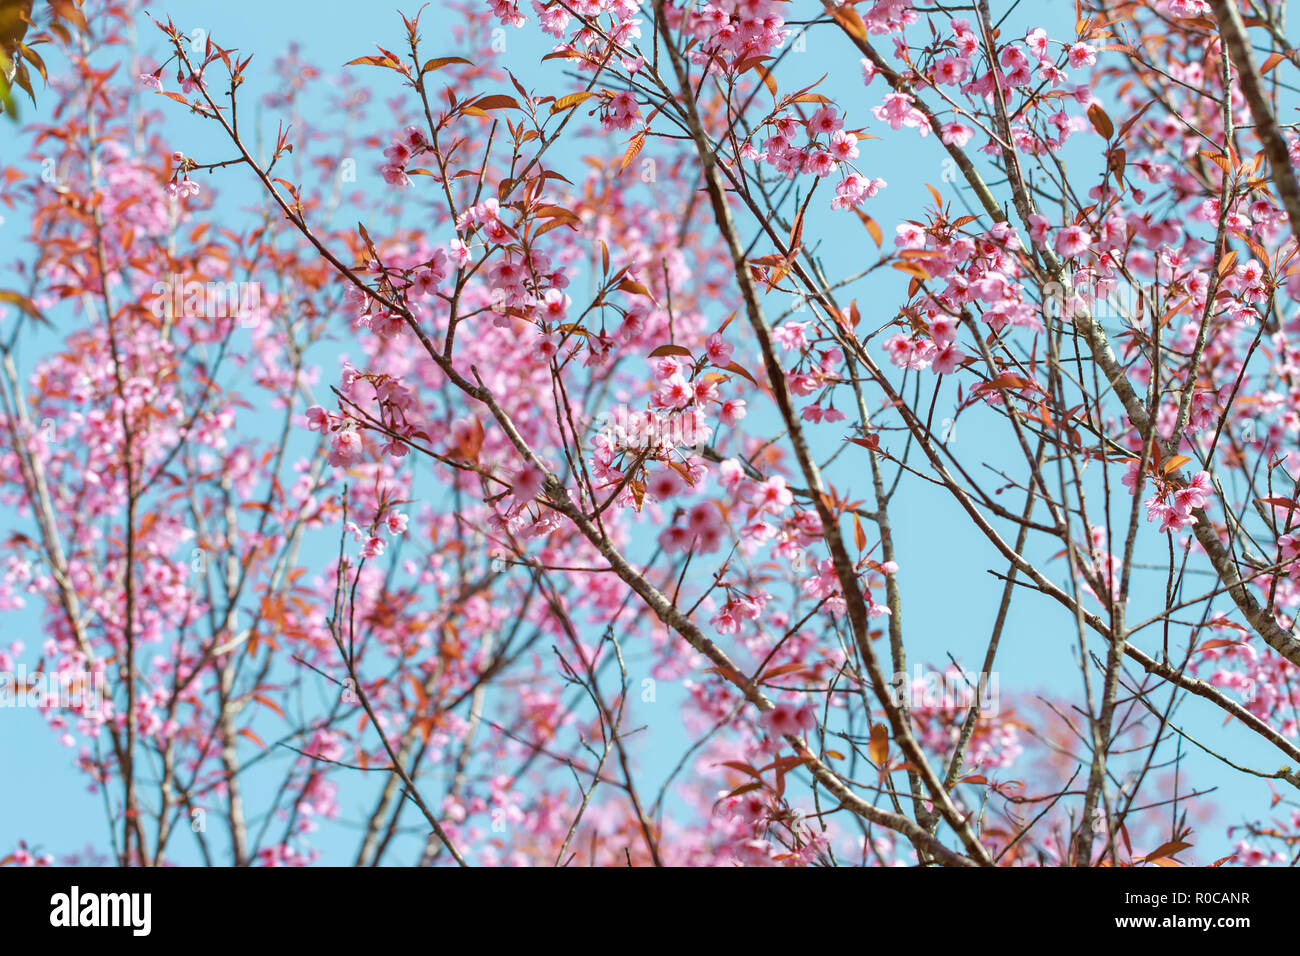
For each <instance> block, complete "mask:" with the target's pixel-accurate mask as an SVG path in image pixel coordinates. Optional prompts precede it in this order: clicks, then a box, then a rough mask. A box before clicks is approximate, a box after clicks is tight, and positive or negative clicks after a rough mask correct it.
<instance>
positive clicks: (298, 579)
mask: <svg viewBox="0 0 1300 956" xmlns="http://www.w3.org/2000/svg"><path fill="white" fill-rule="evenodd" d="M40 6H41V5H40V4H37V7H38V8H39V7H40ZM998 6H999V5H996V4H991V3H990V2H989V0H975V2H973V3H966V4H947V3H927V2H921V0H874V2H873V0H866V2H860V3H856V4H853V3H850V4H845V5H838V6H837V5H835V4H833V3H830V2H825V3H816V2H812V0H799V2H797V3H796V2H793V0H738V2H733V0H714V2H710V3H702V2H701V3H695V2H689V3H676V2H669V0H648V2H647V3H644V4H635V3H630V2H625V0H549V2H543V0H534V2H533V3H532V4H531V7H529V8H527V9H525V8H522V7H521V6H520V5H518V4H516V3H512V2H506V0H491V2H489V3H487V4H482V3H479V2H476V0H466V2H465V3H464V4H463V5H462V4H448V5H447V6H446V7H439V6H437V5H432V6H430V5H426V6H425V7H423V8H420V9H416V10H409V11H407V12H406V13H405V15H403V16H400V17H393V18H392V22H391V23H389V22H386V21H384V22H382V23H381V26H382V29H384V30H385V31H386V36H388V37H389V39H388V40H386V41H384V43H383V45H382V46H380V47H378V48H377V49H375V50H373V51H370V50H363V49H358V50H357V51H356V58H355V59H353V60H352V62H350V63H348V64H347V66H346V67H345V68H343V70H342V72H341V74H340V75H338V76H336V75H335V74H336V73H338V71H337V70H336V69H335V67H334V66H332V65H321V64H317V65H313V64H310V63H308V62H307V61H306V60H305V59H304V53H303V51H302V50H300V49H298V48H296V47H295V48H292V49H290V50H288V51H287V52H285V53H283V54H282V55H281V56H280V57H279V58H278V59H276V60H275V62H274V69H273V71H271V73H270V76H271V77H273V79H272V80H270V81H269V82H266V83H265V86H266V88H258V87H259V82H258V80H257V79H256V75H255V74H254V72H253V67H252V66H251V65H250V64H252V63H253V57H252V55H251V54H252V50H251V41H252V39H253V38H248V37H220V36H216V37H213V36H204V37H202V38H201V39H196V38H194V37H192V36H190V35H189V34H188V33H186V32H185V31H184V30H183V29H182V28H181V27H179V26H177V24H176V23H175V22H174V21H173V20H171V19H168V17H167V16H166V14H165V13H161V12H159V11H158V10H151V11H150V12H149V13H145V12H144V11H142V10H141V9H139V8H138V6H137V5H136V4H134V3H128V2H125V0H86V2H85V3H84V5H81V6H77V5H68V4H57V5H55V7H56V8H55V9H52V10H51V11H49V12H48V13H47V14H46V16H45V19H44V20H42V19H41V17H40V16H39V15H37V16H35V17H34V18H33V21H32V27H31V30H30V31H29V32H28V35H27V38H26V40H25V41H24V46H23V49H24V50H25V51H29V52H30V51H31V49H32V48H33V47H36V48H37V49H39V48H40V44H45V49H46V50H47V51H49V52H48V53H46V54H45V55H44V59H42V60H40V62H41V63H42V65H43V69H44V71H45V72H46V74H47V76H48V89H46V90H44V91H41V90H39V88H38V89H37V91H36V92H37V94H39V97H40V98H41V99H42V101H43V102H45V103H46V104H49V109H48V116H38V117H37V118H36V119H34V120H32V121H31V122H30V123H29V124H28V125H27V126H26V127H25V129H24V133H23V136H24V143H25V144H26V146H27V147H28V148H29V149H30V151H31V152H30V154H29V155H28V157H27V158H26V159H25V160H24V161H23V163H20V164H16V165H11V166H8V167H7V168H4V169H0V181H2V182H3V193H0V201H3V203H4V206H5V211H6V213H7V214H8V215H9V216H10V217H12V218H16V217H18V216H19V215H21V216H22V217H23V218H24V220H25V221H29V223H30V232H29V233H28V234H27V235H26V237H25V242H24V245H23V248H22V255H21V256H20V257H19V258H18V260H17V261H16V262H14V263H12V268H11V272H10V275H11V278H12V281H11V282H10V283H9V285H10V288H7V289H5V291H3V292H0V302H2V303H3V304H4V306H5V307H6V308H7V314H6V316H5V318H4V321H3V324H0V333H2V334H0V350H2V354H0V360H2V365H3V368H2V369H0V372H2V374H0V424H2V425H3V429H2V430H3V433H4V434H5V435H6V439H7V440H6V443H5V446H4V447H3V449H2V450H0V482H3V490H2V492H0V493H2V494H3V495H4V500H5V503H6V506H7V507H8V508H9V509H11V510H12V512H13V514H14V515H15V518H14V520H13V526H12V527H11V528H9V529H7V530H8V531H9V536H8V538H7V540H6V541H5V544H4V546H3V559H2V560H3V568H4V574H3V577H2V578H0V610H3V611H5V612H6V613H7V614H15V615H16V614H19V613H34V614H35V615H36V619H38V620H39V625H40V628H41V632H40V634H39V637H38V639H36V640H34V641H27V642H24V641H13V642H6V644H5V646H4V647H2V648H0V671H2V672H5V673H6V674H9V675H10V676H11V680H10V681H9V685H8V687H9V692H10V693H11V694H14V693H17V694H27V695H29V696H31V695H37V696H40V695H44V699H43V700H42V702H41V705H40V706H41V709H42V711H43V712H44V714H45V717H46V719H47V722H48V724H49V727H50V729H51V731H53V735H52V738H53V743H52V745H53V746H58V745H62V746H64V747H66V748H68V751H69V756H70V758H71V759H72V760H73V761H74V762H75V763H76V765H77V766H78V768H79V770H80V771H81V773H83V774H84V775H85V777H86V778H87V779H88V782H89V783H90V785H91V787H92V788H93V790H94V792H95V793H96V794H97V795H99V798H100V799H101V800H102V805H103V810H104V818H105V823H106V827H105V831H104V842H103V846H102V852H103V853H104V854H105V855H106V856H108V857H109V858H110V859H113V860H115V861H116V862H118V863H120V864H131V865H136V864H138V865H160V864H164V863H168V862H174V861H176V860H177V859H181V858H186V859H198V860H201V861H202V862H205V863H211V864H214V865H249V864H264V865H283V864H291V865H302V864H309V863H312V862H314V861H318V860H319V861H322V862H348V863H355V864H357V865H375V864H379V863H402V864H412V863H418V864H422V865H435V864H437V865H442V864H460V865H502V864H509V865H569V864H575V865H576V864H582V865H615V866H623V865H832V864H849V865H916V864H920V865H949V866H993V865H1051V866H1093V865H1107V866H1138V865H1162V866H1163V865H1178V864H1179V863H1189V862H1197V863H1202V864H1205V863H1215V864H1216V865H1217V864H1225V863H1232V864H1234V865H1235V864H1249V865H1256V864H1267V863H1293V864H1294V862H1295V860H1296V858H1297V852H1300V803H1298V802H1297V800H1296V793H1295V790H1296V788H1300V774H1297V772H1296V770H1294V769H1292V768H1297V767H1300V723H1298V717H1297V715H1298V714H1300V686H1298V685H1300V670H1297V668H1298V667H1300V637H1298V636H1297V635H1296V632H1295V625H1296V613H1297V606H1298V605H1300V517H1298V515H1297V512H1298V511H1300V503H1298V502H1300V484H1298V483H1300V411H1298V406H1300V382H1298V381H1297V380H1296V378H1297V372H1298V371H1300V345H1297V344H1296V343H1294V342H1292V341H1291V336H1292V335H1295V334H1296V333H1297V332H1300V308H1298V306H1297V302H1300V261H1296V259H1295V256H1296V250H1297V232H1296V229H1297V226H1298V225H1300V181H1298V180H1297V176H1296V172H1295V168H1294V167H1295V166H1296V165H1297V163H1298V162H1300V135H1298V134H1297V131H1296V129H1295V124H1294V123H1293V122H1292V112H1293V105H1294V103H1293V101H1292V99H1291V94H1292V91H1293V87H1292V86H1290V85H1289V83H1292V82H1293V79H1292V78H1291V77H1289V76H1288V74H1289V73H1291V72H1292V71H1294V70H1296V69H1297V68H1300V53H1297V51H1296V49H1295V48H1294V47H1292V46H1291V44H1290V42H1289V40H1288V36H1287V31H1286V22H1285V11H1284V10H1283V9H1281V8H1280V7H1279V6H1278V5H1274V4H1267V3H1260V2H1256V0H1248V2H1245V3H1236V2H1233V0H1212V2H1205V0H1147V2H1110V0H1080V2H1078V3H1074V4H1070V3H1053V4H1050V5H1037V4H1033V5H1031V4H1024V5H1020V4H1004V5H1000V6H1001V7H1002V9H997V7H998ZM1040 6H1041V7H1048V6H1050V7H1051V8H1052V10H1051V13H1050V16H1049V15H1047V14H1046V11H1044V10H1041V9H1040ZM69 8H70V9H72V10H73V11H74V12H76V14H77V16H78V17H79V16H81V14H82V13H84V21H82V22H79V23H74V24H73V27H74V28H73V29H69V28H68V27H67V26H65V25H63V21H64V20H65V19H67V18H69V17H71V15H72V14H70V13H69V12H68V10H69ZM162 9H164V10H165V9H166V5H163V8H162ZM37 13H38V14H40V11H39V10H38V11H37ZM1038 17H1043V18H1044V19H1041V20H1036V19H1035V18H1038ZM435 20H436V21H437V28H436V29H435V28H434V26H433V24H434V22H435ZM449 22H452V23H455V24H456V26H454V28H448V27H446V24H447V23H449ZM32 31H35V32H32ZM523 37H528V38H530V39H531V40H532V41H534V43H535V45H536V46H537V48H539V49H545V48H547V47H550V48H551V52H549V53H545V54H539V55H537V56H532V55H529V56H527V57H525V56H523V55H522V54H520V53H518V52H515V47H516V46H519V45H523V44H517V43H516V39H518V38H523ZM813 43H815V44H816V45H817V48H818V49H819V50H823V51H826V52H825V56H826V58H827V63H828V64H831V63H832V56H833V57H836V58H838V59H835V60H834V65H836V66H838V65H840V63H841V62H847V63H850V64H852V67H853V69H852V70H851V72H850V73H849V74H847V75H846V74H844V73H843V72H842V71H831V72H829V73H827V75H825V76H822V77H821V78H820V79H817V77H816V76H814V77H813V79H812V80H811V81H808V82H805V81H804V80H803V73H802V71H803V69H804V67H803V66H802V65H801V62H800V61H798V56H799V51H802V50H804V49H806V48H807V45H808V44H813ZM507 50H510V51H511V52H509V53H507V52H506V51H507ZM257 55H258V57H259V61H258V62H259V63H260V62H261V59H260V58H262V57H264V56H265V54H264V53H262V52H260V51H259V53H258V54H257ZM27 59H28V60H30V57H28V58H27ZM56 62H57V64H58V66H57V68H56V66H55V64H56ZM817 73H818V75H820V73H821V71H820V70H818V71H817ZM381 96H382V97H385V98H384V99H382V100H381V99H380V97H381ZM182 120H183V121H185V123H186V124H187V125H185V126H184V129H188V130H193V129H195V128H196V127H201V128H202V129H203V130H204V131H205V133H206V134H208V137H209V138H208V139H206V140H204V141H203V142H204V143H209V144H210V143H212V142H218V143H220V146H219V147H218V148H216V149H215V150H213V149H212V147H211V146H210V145H196V144H194V143H187V142H186V141H185V136H184V135H182V134H181V133H179V132H178V130H180V129H181V128H182V127H181V126H180V125H178V124H180V122H181V121H182ZM889 151H895V152H897V151H906V152H908V153H909V154H915V155H917V156H920V155H925V156H926V157H929V158H928V159H926V160H925V162H926V163H928V164H929V165H927V166H925V167H924V168H923V167H922V163H921V161H920V160H918V161H917V166H916V178H915V180H914V181H913V182H910V183H901V182H898V181H897V180H896V179H895V181H891V182H888V183H887V182H886V181H885V180H884V178H883V177H882V176H880V175H879V174H878V173H879V170H880V166H881V165H882V157H884V156H885V155H886V154H887V152H889ZM42 158H46V159H48V170H47V172H49V173H50V174H49V175H47V176H33V175H31V173H30V169H31V168H32V164H33V163H38V164H39V163H40V162H41V160H42ZM359 171H361V172H362V173H365V171H369V172H368V173H366V174H365V175H363V176H359V175H358V172H359ZM930 171H933V173H932V172H930ZM940 171H942V180H943V182H944V183H946V184H948V187H949V188H946V189H945V190H943V191H941V190H939V189H936V188H935V187H934V186H933V185H931V184H930V183H929V182H928V181H927V180H938V179H939V178H940ZM367 176H368V179H369V182H370V185H369V186H367V187H363V185H362V184H361V183H360V182H359V181H358V180H359V179H364V178H367ZM927 187H928V188H927ZM239 190H242V191H243V192H242V193H241V194H242V195H246V196H251V197H253V198H252V199H251V200H250V201H249V202H248V203H243V204H239V205H238V207H237V208H236V207H235V206H232V205H231V204H230V203H228V202H225V201H224V199H223V197H224V196H225V195H227V193H230V194H237V193H238V191H239ZM899 191H903V192H904V193H905V195H907V196H912V197H925V198H923V199H922V198H916V199H915V201H912V202H911V206H910V209H911V212H910V214H909V216H908V217H907V218H906V219H904V220H902V221H895V220H896V219H897V217H896V216H893V217H891V216H890V215H888V214H887V213H885V212H883V211H882V209H884V208H885V207H884V203H885V201H886V199H888V198H889V196H890V194H891V193H897V192H899ZM958 436H960V437H958ZM940 507H942V508H944V509H947V510H946V511H944V512H943V513H944V514H949V515H955V516H956V517H955V518H953V519H951V521H948V522H947V523H946V524H945V525H943V526H940V525H938V523H936V522H924V521H922V520H921V516H920V514H919V513H920V512H922V511H924V510H926V509H932V508H940ZM921 534H924V535H928V538H927V539H926V540H925V541H924V548H925V549H926V551H925V553H927V554H928V555H929V558H928V559H927V560H926V561H924V562H921V563H916V562H912V563H909V562H908V561H906V560H900V556H901V555H900V552H902V551H908V553H912V554H915V553H918V549H917V548H913V547H908V545H909V542H908V541H906V540H905V539H907V538H908V537H910V536H916V535H921ZM985 555H991V556H992V557H991V558H987V559H986V558H985V557H984V556H985ZM989 561H991V562H992V563H991V564H989V563H988V562H989ZM973 562H983V564H981V567H980V570H981V571H984V570H986V571H987V573H986V574H985V575H984V583H983V585H982V586H981V587H980V588H979V589H978V592H977V593H972V594H970V595H967V596H963V597H962V599H961V600H962V602H963V606H962V607H960V608H954V609H953V613H954V614H955V615H957V616H959V617H960V618H961V619H962V621H963V624H964V626H965V628H966V629H967V630H968V631H969V630H971V629H975V630H978V631H979V632H980V634H979V637H978V639H977V640H976V641H974V642H968V643H965V644H962V645H961V647H960V649H958V647H957V645H956V644H955V643H954V642H953V641H952V640H950V636H949V635H946V634H935V633H927V632H926V631H925V630H924V629H922V630H920V631H918V630H916V629H912V628H909V626H908V618H909V606H913V605H912V602H927V601H928V602H934V601H944V600H947V599H951V596H950V592H949V589H948V588H947V586H946V584H945V582H946V580H947V579H948V578H949V577H950V576H952V575H954V574H956V573H957V571H958V570H959V569H962V568H967V567H969V566H971V565H972V563H973ZM965 605H969V606H965ZM1027 618H1028V619H1031V620H1032V621H1033V627H1034V630H1035V632H1036V634H1035V641H1036V643H1037V644H1039V645H1041V647H1042V648H1043V650H1042V652H1041V653H1042V654H1043V659H1044V660H1051V661H1053V662H1057V663H1059V664H1060V666H1059V667H1057V663H1053V665H1052V666H1053V668H1054V670H1053V673H1051V674H1050V675H1044V681H1043V683H1042V684H1041V685H1035V684H1032V683H1029V682H1025V683H1024V684H1023V686H1016V685H1014V684H1013V683H1012V682H1010V681H1007V680H1000V679H999V678H1000V677H1005V676H1006V675H1005V674H1004V673H1003V669H1004V668H1005V667H1006V666H1007V664H1006V654H1005V652H1004V649H1003V647H1002V645H1003V644H1004V641H1010V640H1011V632H1012V630H1013V629H1014V628H1015V627H1016V626H1018V625H1017V624H1016V623H1015V622H1017V621H1024V620H1026V619H1027ZM18 674H25V675H28V676H27V677H26V678H24V679H25V680H28V681H30V684H27V685H24V684H22V682H19V681H15V680H13V679H12V677H13V675H18ZM36 675H39V676H36ZM55 687H57V688H60V689H64V690H66V689H67V688H69V687H71V688H73V689H75V690H77V691H79V693H78V694H75V695H73V696H74V698H75V699H74V700H72V701H69V700H67V699H58V695H57V694H54V693H52V689H53V688H55ZM1043 687H1046V688H1047V689H1048V691H1050V693H1044V692H1043ZM65 696H66V695H65ZM656 708H659V709H664V708H672V709H673V711H674V718H673V719H674V720H675V721H679V722H680V725H681V728H682V730H683V731H684V735H685V736H684V741H683V742H681V743H680V745H679V744H678V743H677V742H673V743H671V744H665V743H664V739H665V737H664V735H663V734H662V733H661V732H660V731H659V728H660V727H661V725H660V724H658V723H656V725H655V728H656V729H655V732H654V733H650V732H645V730H644V728H645V727H646V724H647V721H649V720H650V718H649V717H648V714H649V713H650V712H651V711H652V710H654V709H656ZM1193 757H1195V758H1196V759H1197V760H1199V761H1200V763H1198V764H1197V766H1199V767H1201V768H1202V770H1201V771H1199V772H1193V771H1192V770H1191V769H1188V768H1189V767H1190V766H1191V764H1190V761H1191V760H1192V759H1193ZM1206 767H1208V768H1209V769H1208V771H1207V770H1205V769H1204V768H1206ZM1248 777H1255V778H1265V779H1266V780H1267V781H1268V786H1269V787H1271V792H1272V795H1273V798H1272V800H1271V802H1270V801H1268V800H1264V801H1262V802H1261V804H1260V805H1258V806H1242V805H1231V806H1229V805H1224V804H1222V803H1220V802H1218V798H1217V797H1216V794H1215V792H1214V791H1215V789H1216V787H1217V786H1218V785H1219V784H1220V782H1221V781H1224V780H1227V779H1237V778H1248ZM326 829H329V830H331V831H333V830H344V829H345V832H347V833H348V834H349V835H350V841H351V842H350V849H349V850H348V851H347V854H346V857H344V856H341V855H340V853H339V852H338V850H337V843H331V844H330V845H329V847H328V848H323V845H324V841H323V840H322V839H321V834H322V831H324V830H326ZM1211 830H1216V831H1217V832H1216V834H1215V836H1214V839H1217V840H1219V841H1223V845H1224V846H1231V847H1232V849H1231V850H1229V851H1228V852H1227V853H1206V852H1204V851H1200V850H1199V849H1198V844H1202V843H1205V844H1209V845H1211V846H1212V845H1213V842H1212V839H1211V833H1210V831H1211ZM48 842H49V841H48V840H47V839H45V838H44V837H42V838H41V839H39V840H38V839H37V838H36V836H35V835H33V836H32V837H31V838H30V839H25V840H24V841H22V842H20V843H19V844H18V845H17V847H16V848H13V849H12V852H10V853H9V856H8V857H7V860H8V861H10V862H17V863H40V862H48V861H50V860H52V859H55V858H56V856H58V855H61V854H64V853H65V852H66V850H67V848H63V847H54V846H50V845H48ZM7 851H8V850H6V852H7Z"/></svg>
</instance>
